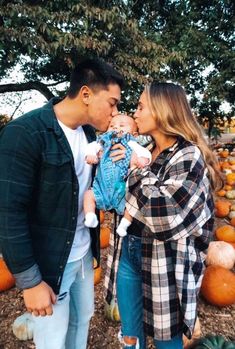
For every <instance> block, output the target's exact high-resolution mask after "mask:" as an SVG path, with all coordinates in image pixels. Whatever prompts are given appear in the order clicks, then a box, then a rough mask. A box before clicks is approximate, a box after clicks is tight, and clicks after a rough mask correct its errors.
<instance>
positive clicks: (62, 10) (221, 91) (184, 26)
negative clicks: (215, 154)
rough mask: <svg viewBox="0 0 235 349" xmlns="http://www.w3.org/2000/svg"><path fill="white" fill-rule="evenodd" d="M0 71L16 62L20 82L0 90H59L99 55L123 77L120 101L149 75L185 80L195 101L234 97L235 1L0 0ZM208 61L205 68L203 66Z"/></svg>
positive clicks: (130, 99)
mask: <svg viewBox="0 0 235 349" xmlns="http://www.w3.org/2000/svg"><path fill="white" fill-rule="evenodd" d="M0 4H1V8H0V38H1V41H0V42H1V43H0V77H5V76H7V74H8V72H9V70H11V69H14V67H15V66H16V65H17V64H20V65H21V70H22V72H23V74H24V81H22V82H21V83H20V84H5V85H0V93H6V92H9V91H23V90H28V89H31V88H35V89H37V90H38V91H40V92H41V93H42V94H44V96H46V98H50V97H51V96H52V94H58V93H60V92H59V91H58V89H57V85H58V84H59V83H61V82H67V81H68V79H69V74H70V70H71V68H72V67H73V66H74V64H76V63H77V62H79V61H80V60H82V59H83V58H84V57H94V56H98V57H102V58H104V59H105V60H106V61H108V62H111V63H112V64H113V65H114V66H115V67H117V68H118V69H119V70H120V71H121V72H122V73H123V75H124V76H125V78H126V80H127V91H128V93H126V94H125V96H124V98H123V103H124V106H125V108H127V109H130V108H133V107H134V105H135V103H136V99H137V96H138V95H139V93H140V91H141V89H142V88H143V85H144V84H145V83H146V81H147V80H148V79H149V78H150V77H151V78H156V79H160V80H173V81H176V82H179V83H182V84H183V85H184V86H185V88H186V91H187V92H188V93H189V94H190V95H191V101H192V106H193V107H195V108H197V107H198V108H199V105H200V101H201V95H204V94H205V93H207V95H210V96H211V98H212V99H213V97H214V96H217V99H218V101H219V106H220V105H221V103H222V102H223V101H225V100H226V101H228V102H229V103H234V80H233V72H234V52H233V51H232V48H233V44H234V36H233V34H234V27H233V25H232V23H233V19H234V12H235V11H234V2H233V1H231V0H214V1H207V0H187V1H186V0H146V1H144V2H143V1H142V0H141V1H140V0H126V1H124V0H119V1H118V0H110V1H107V0H106V1H105V0H96V1H94V0H86V1H85V0H81V1H75V0H61V1H53V0H49V1H45V0H34V1H33V0H29V1H22V0H14V1H12V2H10V3H9V2H8V1H4V0H1V1H0ZM208 67H209V68H210V70H209V73H208V74H205V69H206V68H208Z"/></svg>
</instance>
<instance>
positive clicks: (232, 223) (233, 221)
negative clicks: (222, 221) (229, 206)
mask: <svg viewBox="0 0 235 349" xmlns="http://www.w3.org/2000/svg"><path fill="white" fill-rule="evenodd" d="M230 224H231V225H232V226H233V227H235V217H233V218H232V219H231V221H230Z"/></svg>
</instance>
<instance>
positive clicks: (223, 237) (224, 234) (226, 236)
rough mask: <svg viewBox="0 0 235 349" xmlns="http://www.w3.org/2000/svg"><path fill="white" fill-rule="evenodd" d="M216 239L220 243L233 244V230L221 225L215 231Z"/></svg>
mask: <svg viewBox="0 0 235 349" xmlns="http://www.w3.org/2000/svg"><path fill="white" fill-rule="evenodd" d="M215 235H216V238H217V239H218V240H220V241H225V242H235V229H234V227H232V226H231V225H223V226H222V227H219V228H217V229H216V230H215Z"/></svg>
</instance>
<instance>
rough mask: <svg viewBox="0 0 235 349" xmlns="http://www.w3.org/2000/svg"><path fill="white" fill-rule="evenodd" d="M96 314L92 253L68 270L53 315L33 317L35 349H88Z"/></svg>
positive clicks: (68, 265) (66, 268) (73, 263)
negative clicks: (92, 321)
mask: <svg viewBox="0 0 235 349" xmlns="http://www.w3.org/2000/svg"><path fill="white" fill-rule="evenodd" d="M93 313H94V271H93V257H92V253H91V250H89V252H88V253H87V254H86V255H85V256H84V257H83V258H82V259H81V260H78V261H75V262H71V263H68V264H67V265H66V267H65V271H64V275H63V279H62V283H61V288H60V294H59V295H58V296H57V302H56V304H55V305H54V306H53V315H52V316H45V317H41V316H38V317H35V316H34V322H35V325H34V343H35V344H36V349H78V348H79V349H86V347H87V337H88V329H89V322H90V318H91V316H92V315H93Z"/></svg>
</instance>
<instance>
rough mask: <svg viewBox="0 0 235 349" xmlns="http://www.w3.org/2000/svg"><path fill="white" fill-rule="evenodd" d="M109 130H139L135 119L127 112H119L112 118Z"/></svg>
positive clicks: (128, 131) (130, 131)
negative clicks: (126, 113)
mask: <svg viewBox="0 0 235 349" xmlns="http://www.w3.org/2000/svg"><path fill="white" fill-rule="evenodd" d="M107 131H117V132H123V133H130V134H133V133H135V132H136V131H137V126H136V123H135V120H134V119H132V118H131V117H130V116H128V115H125V114H119V115H116V116H114V117H113V118H112V120H111V122H110V124H109V128H108V130H107Z"/></svg>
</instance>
